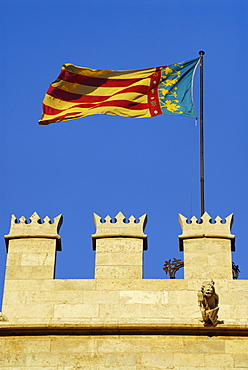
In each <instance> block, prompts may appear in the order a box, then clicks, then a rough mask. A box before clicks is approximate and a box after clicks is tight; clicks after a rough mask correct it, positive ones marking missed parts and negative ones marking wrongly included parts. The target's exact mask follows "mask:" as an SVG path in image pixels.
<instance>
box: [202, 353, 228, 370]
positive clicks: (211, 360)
mask: <svg viewBox="0 0 248 370" xmlns="http://www.w3.org/2000/svg"><path fill="white" fill-rule="evenodd" d="M205 365H206V366H209V367H210V368H213V367H219V366H223V367H224V368H230V369H233V368H234V359H233V356H232V355H230V354H222V353H221V354H217V353H208V354H207V353H206V354H205Z"/></svg>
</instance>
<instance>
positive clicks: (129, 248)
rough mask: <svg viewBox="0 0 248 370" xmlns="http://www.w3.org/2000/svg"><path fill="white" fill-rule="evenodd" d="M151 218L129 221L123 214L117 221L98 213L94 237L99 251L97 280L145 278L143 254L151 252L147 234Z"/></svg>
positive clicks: (119, 214) (96, 264)
mask: <svg viewBox="0 0 248 370" xmlns="http://www.w3.org/2000/svg"><path fill="white" fill-rule="evenodd" d="M146 220H147V215H146V214H145V215H143V216H141V217H140V218H139V219H138V221H137V220H136V219H135V218H134V217H133V216H131V217H130V218H129V219H128V222H125V221H126V218H125V216H124V215H123V213H122V212H119V213H118V214H117V215H116V216H115V218H114V219H111V217H110V216H107V217H105V219H104V220H103V221H102V219H101V217H100V216H98V215H97V214H95V213H94V222H95V226H96V232H95V234H93V235H92V244H93V249H94V250H96V263H95V277H96V278H101V279H103V278H105V279H106V278H131V279H133V278H142V275H143V250H146V249H147V235H145V234H144V229H145V225H146Z"/></svg>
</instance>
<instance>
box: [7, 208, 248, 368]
mask: <svg viewBox="0 0 248 370" xmlns="http://www.w3.org/2000/svg"><path fill="white" fill-rule="evenodd" d="M37 217H38V216H36V215H34V218H33V220H32V222H33V223H34V224H35V223H36V224H35V228H33V230H31V229H30V228H32V227H31V226H30V227H29V229H28V230H31V232H30V234H27V233H26V231H27V229H26V226H25V225H26V224H25V222H24V220H23V219H22V220H20V222H21V223H22V225H21V226H18V227H19V231H18V232H20V233H21V232H22V234H20V237H18V238H15V235H16V236H17V234H15V233H17V231H16V230H17V229H15V226H13V229H12V231H11V233H10V234H11V235H10V236H11V237H10V238H9V247H8V258H7V270H6V279H5V288H4V298H3V312H2V313H0V317H1V314H2V317H6V320H5V321H1V325H0V368H1V370H2V369H3V370H14V369H17V370H24V369H25V370H26V369H30V370H39V369H40V370H41V369H42V370H43V369H47V370H80V369H82V370H85V369H87V370H93V369H94V370H117V369H118V370H153V369H154V370H155V369H161V370H164V369H175V370H196V369H198V368H199V369H201V368H202V369H205V370H208V369H209V370H210V369H211V370H212V369H216V370H224V369H225V370H226V369H233V368H235V369H237V370H238V369H243V368H246V367H248V358H247V353H248V338H247V337H246V336H242V335H243V334H241V333H247V328H248V308H247V307H248V281H247V280H233V279H232V271H231V269H232V266H231V248H232V245H233V236H232V235H231V233H230V224H231V218H228V219H227V222H226V224H224V226H222V225H223V224H222V223H221V222H220V220H219V219H218V218H217V219H216V223H215V224H210V225H208V224H207V223H209V217H210V216H208V215H205V216H204V219H203V223H204V222H205V224H204V225H205V226H204V228H203V229H204V230H203V229H201V226H199V224H197V223H196V221H195V219H193V220H192V225H193V226H192V227H193V230H191V229H190V227H191V226H190V225H191V224H190V225H189V224H188V225H186V226H185V225H183V228H184V229H183V234H182V236H183V237H182V241H183V245H184V262H185V267H184V272H185V273H184V279H178V280H177V279H175V280H168V279H143V278H142V269H143V249H144V238H146V235H145V234H144V224H143V225H142V222H144V219H143V221H142V222H140V224H139V223H138V225H137V224H136V223H135V222H134V218H131V219H130V222H129V223H127V224H126V223H123V217H124V216H123V215H122V214H119V215H117V217H116V218H117V225H115V226H114V227H112V223H111V222H110V218H107V219H106V220H105V221H106V225H105V224H102V225H100V224H98V222H100V221H99V219H98V221H97V228H98V230H97V232H96V234H95V236H94V239H95V248H96V274H95V279H74V280H73V279H59V280H57V279H54V264H55V254H56V240H57V236H56V235H55V231H53V233H51V234H50V237H49V238H47V237H46V235H42V236H41V235H40V234H38V232H37V230H40V229H39V228H40V227H41V226H39V223H38V222H37V221H35V219H37ZM32 222H31V224H32ZM182 222H184V220H183V221H182ZM118 223H119V224H118ZM122 223H123V225H122ZM31 224H29V225H31ZM48 224H49V223H48ZM48 224H47V220H46V221H44V223H43V224H41V225H42V227H44V228H46V227H49V225H48ZM16 225H20V224H16ZM111 228H112V229H111ZM200 229H201V230H200ZM20 230H24V231H20ZM43 230H44V229H43ZM54 230H55V229H54ZM199 230H200V231H199ZM211 230H212V231H213V230H216V235H210V234H211V233H210V231H211ZM212 231H211V232H212ZM56 232H57V231H56ZM200 232H203V234H204V235H203V234H202V235H200ZM191 237H192V238H191ZM161 265H162V262H161ZM161 267H162V266H161ZM209 279H214V281H215V287H216V291H217V293H218V295H219V308H220V309H219V314H218V315H219V320H221V322H220V323H218V324H217V326H216V327H214V328H213V329H214V330H215V329H216V330H217V331H214V332H212V333H211V335H206V332H203V331H202V330H205V329H207V328H204V327H203V324H202V323H201V320H202V318H201V313H200V310H199V307H198V302H197V291H198V290H199V288H200V287H201V285H202V283H203V281H204V280H209ZM6 327H7V328H8V329H9V331H8V335H7V336H6V335H5V334H6V332H4V330H5V329H6ZM15 328H19V329H15ZM54 328H56V330H57V331H56V332H53V330H54ZM72 328H73V331H72V332H71V331H69V330H72ZM220 328H222V329H223V330H222V331H221V332H220V331H218V330H220ZM225 329H226V330H230V331H231V332H232V333H235V336H229V337H228V335H226V332H225ZM13 330H17V332H18V330H19V332H20V333H22V334H20V335H16V336H12V334H13ZM23 330H27V331H26V332H25V333H24V331H23ZM29 330H30V331H29ZM80 330H81V331H80ZM161 330H164V331H161ZM75 331H76V332H75ZM151 332H152V333H153V335H150V334H151ZM182 332H183V333H184V334H182ZM4 333H5V334H4ZM72 333H73V334H72ZM75 333H77V335H76V334H75ZM113 333H114V334H113ZM218 333H224V334H223V336H221V335H220V334H218ZM1 334H2V336H1ZM131 334H132V335H131ZM244 335H246V334H244Z"/></svg>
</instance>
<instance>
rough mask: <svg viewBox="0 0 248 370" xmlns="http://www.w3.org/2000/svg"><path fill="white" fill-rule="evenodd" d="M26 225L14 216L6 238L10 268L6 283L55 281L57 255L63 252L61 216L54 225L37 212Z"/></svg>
mask: <svg viewBox="0 0 248 370" xmlns="http://www.w3.org/2000/svg"><path fill="white" fill-rule="evenodd" d="M29 220H30V222H27V220H26V218H25V217H24V216H22V217H21V218H20V219H19V220H17V218H16V217H15V216H14V215H12V219H11V225H10V232H9V234H8V235H5V240H6V246H7V252H8V256H7V268H6V278H5V280H6V281H7V280H15V279H31V280H32V279H53V278H54V270H55V260H56V258H55V257H56V251H60V250H61V241H60V236H59V235H58V232H59V229H60V226H61V224H62V215H59V216H57V217H55V218H54V220H53V223H52V222H51V220H50V218H49V217H48V216H46V217H45V218H44V220H43V221H42V220H41V219H40V216H39V215H38V214H37V213H36V212H34V213H33V214H32V216H31V217H30V218H29Z"/></svg>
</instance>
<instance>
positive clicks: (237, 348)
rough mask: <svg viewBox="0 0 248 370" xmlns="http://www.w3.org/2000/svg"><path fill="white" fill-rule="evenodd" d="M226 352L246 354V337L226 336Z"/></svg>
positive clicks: (247, 345)
mask: <svg viewBox="0 0 248 370" xmlns="http://www.w3.org/2000/svg"><path fill="white" fill-rule="evenodd" d="M225 346H226V353H229V354H236V355H238V354H245V355H246V354H247V353H248V338H247V337H246V338H239V339H235V338H227V340H226V342H225Z"/></svg>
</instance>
